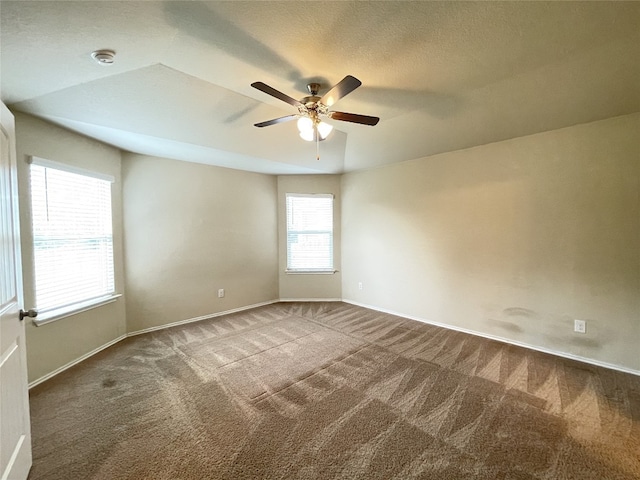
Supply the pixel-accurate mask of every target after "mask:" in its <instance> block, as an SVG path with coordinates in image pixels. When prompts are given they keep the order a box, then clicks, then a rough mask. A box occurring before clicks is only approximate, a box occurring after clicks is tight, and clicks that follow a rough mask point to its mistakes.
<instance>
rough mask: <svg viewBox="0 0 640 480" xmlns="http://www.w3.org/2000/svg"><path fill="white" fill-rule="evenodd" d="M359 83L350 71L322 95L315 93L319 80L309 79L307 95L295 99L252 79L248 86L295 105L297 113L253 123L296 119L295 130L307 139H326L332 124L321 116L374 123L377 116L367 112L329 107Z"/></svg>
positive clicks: (265, 125) (260, 125)
mask: <svg viewBox="0 0 640 480" xmlns="http://www.w3.org/2000/svg"><path fill="white" fill-rule="evenodd" d="M360 85H362V82H361V81H360V80H358V79H357V78H355V77H352V76H351V75H347V76H346V77H344V78H343V79H342V80H341V81H340V82H339V83H338V84H336V85H335V86H334V87H333V88H331V89H330V90H329V91H328V92H327V93H325V94H324V96H322V97H319V96H318V91H319V90H320V87H321V85H320V84H319V83H309V84H308V85H307V90H308V91H309V94H310V95H309V96H307V97H304V98H302V99H301V100H296V99H295V98H292V97H290V96H288V95H286V94H284V93H282V92H280V91H278V90H276V89H275V88H273V87H270V86H269V85H267V84H265V83H262V82H254V83H252V84H251V86H252V87H253V88H255V89H257V90H260V91H261V92H264V93H266V94H267V95H271V96H272V97H274V98H277V99H278V100H282V101H283V102H286V103H288V104H290V105H293V106H294V107H296V108H297V109H298V114H294V115H287V116H285V117H279V118H274V119H273V120H267V121H265V122H260V123H256V124H255V126H256V127H268V126H269V125H275V124H276V123H283V122H288V121H290V120H295V119H297V120H298V122H297V126H298V131H299V132H300V137H301V138H302V139H303V140H306V141H308V142H313V141H315V142H319V141H322V140H324V139H326V138H327V137H328V136H329V134H330V133H331V131H332V130H333V126H332V125H331V124H329V123H326V122H324V121H322V118H323V117H327V118H331V119H333V120H339V121H342V122H350V123H359V124H361V125H370V126H373V125H376V124H377V123H378V121H379V120H380V119H379V118H378V117H370V116H368V115H359V114H354V113H346V112H335V111H330V110H329V108H330V107H331V106H332V105H333V104H334V103H336V102H337V101H338V100H340V99H341V98H342V97H344V96H345V95H348V94H349V93H351V92H352V91H354V90H355V89H356V88H358V87H359V86H360Z"/></svg>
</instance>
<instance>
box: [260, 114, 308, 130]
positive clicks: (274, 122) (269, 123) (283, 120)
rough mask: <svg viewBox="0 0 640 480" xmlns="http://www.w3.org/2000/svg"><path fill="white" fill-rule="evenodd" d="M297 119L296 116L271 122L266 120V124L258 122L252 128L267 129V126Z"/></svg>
mask: <svg viewBox="0 0 640 480" xmlns="http://www.w3.org/2000/svg"><path fill="white" fill-rule="evenodd" d="M296 118H298V115H287V116H285V117H279V118H274V119H273V120H267V121H266V122H260V123H256V124H254V127H268V126H269V125H275V124H276V123H283V122H289V121H291V120H295V119H296Z"/></svg>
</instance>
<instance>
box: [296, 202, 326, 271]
mask: <svg viewBox="0 0 640 480" xmlns="http://www.w3.org/2000/svg"><path fill="white" fill-rule="evenodd" d="M286 204H287V206H286V208H287V272H294V273H295V272H320V273H333V272H334V269H333V195H331V194H316V195H307V194H298V193H287V194H286Z"/></svg>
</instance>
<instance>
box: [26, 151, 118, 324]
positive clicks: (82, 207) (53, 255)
mask: <svg viewBox="0 0 640 480" xmlns="http://www.w3.org/2000/svg"><path fill="white" fill-rule="evenodd" d="M31 209H32V222H33V244H34V245H33V246H34V259H35V277H36V282H35V283H36V304H37V307H38V308H39V309H40V310H41V311H43V312H46V311H48V310H52V309H55V308H60V307H65V306H69V305H73V304H75V303H79V302H83V301H86V300H91V299H93V298H98V297H102V296H105V295H109V294H112V293H114V290H115V288H114V273H113V232H112V221H111V182H109V181H106V180H102V179H99V178H94V177H91V176H87V175H80V174H76V173H71V172H67V171H64V170H58V169H55V168H50V167H44V166H41V165H37V164H32V165H31Z"/></svg>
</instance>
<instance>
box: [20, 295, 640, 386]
mask: <svg viewBox="0 0 640 480" xmlns="http://www.w3.org/2000/svg"><path fill="white" fill-rule="evenodd" d="M278 302H345V303H349V304H351V305H356V306H358V307H363V308H368V309H369V310H375V311H377V312H382V313H388V314H390V315H396V316H398V317H403V318H408V319H410V320H415V321H417V322H422V323H426V324H429V325H434V326H436V327H441V328H446V329H449V330H455V331H458V332H463V333H468V334H470V335H475V336H478V337H484V338H488V339H490V340H496V341H498V342H502V343H508V344H511V345H517V346H519V347H523V348H528V349H530V350H536V351H538V352H543V353H548V354H551V355H556V356H559V357H564V358H568V359H571V360H576V361H578V362H583V363H588V364H591V365H596V366H598V367H604V368H609V369H612V370H618V371H620V372H625V373H630V374H632V375H638V376H640V371H639V370H634V369H632V368H628V367H624V366H621V365H615V364H612V363H607V362H601V361H599V360H593V359H591V358H587V357H581V356H579V355H573V354H570V353H565V352H560V351H557V350H552V349H549V348H544V347H539V346H536V345H530V344H528V343H523V342H517V341H514V340H510V339H508V338H503V337H499V336H497V335H489V334H486V333H482V332H478V331H475V330H470V329H467V328H462V327H456V326H454V325H447V324H444V323H439V322H433V321H430V320H426V319H424V318H420V317H414V316H411V315H406V314H404V313H400V312H395V311H393V310H387V309H384V308H380V307H376V306H373V305H367V304H365V303H360V302H356V301H355V300H348V299H342V298H280V299H277V300H269V301H267V302H262V303H256V304H253V305H247V306H244V307H239V308H234V309H232V310H225V311H224V312H218V313H212V314H209V315H202V316H200V317H194V318H188V319H186V320H179V321H177V322H173V323H168V324H166V325H159V326H157V327H150V328H145V329H143V330H137V331H135V332H129V333H127V334H126V335H121V336H119V337H118V338H116V339H114V340H111V341H110V342H107V343H105V344H104V345H102V346H100V347H98V348H95V349H94V350H92V351H90V352H88V353H85V354H84V355H82V356H81V357H78V358H76V359H75V360H73V361H71V362H69V363H67V364H66V365H63V366H61V367H59V368H56V369H55V370H54V371H52V372H49V373H47V374H46V375H44V376H42V377H40V378H38V379H37V380H34V381H33V382H31V383H29V388H33V387H35V386H36V385H39V384H41V383H42V382H44V381H45V380H49V379H50V378H52V377H55V376H56V375H58V374H59V373H62V372H64V371H65V370H67V369H68V368H71V367H73V366H74V365H77V364H78V363H80V362H82V361H83V360H86V359H87V358H89V357H92V356H93V355H95V354H96V353H98V352H101V351H102V350H104V349H105V348H109V347H110V346H112V345H115V344H116V343H118V342H119V341H121V340H124V339H125V338H127V337H133V336H135V335H142V334H143V333H149V332H155V331H157V330H164V329H165V328H171V327H175V326H178V325H184V324H186V323H192V322H198V321H200V320H206V319H208V318H215V317H221V316H222V315H228V314H230V313H236V312H242V311H243V310H250V309H252V308H257V307H263V306H265V305H271V304H273V303H278Z"/></svg>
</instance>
